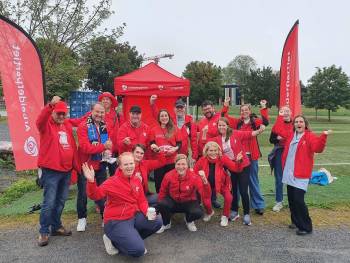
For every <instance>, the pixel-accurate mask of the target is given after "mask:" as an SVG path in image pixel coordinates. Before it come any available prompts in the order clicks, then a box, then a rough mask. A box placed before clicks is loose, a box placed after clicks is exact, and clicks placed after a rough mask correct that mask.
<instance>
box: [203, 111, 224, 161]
mask: <svg viewBox="0 0 350 263" xmlns="http://www.w3.org/2000/svg"><path fill="white" fill-rule="evenodd" d="M227 111H228V107H227V106H223V107H222V109H221V111H220V112H218V113H216V114H214V116H213V117H211V118H210V119H207V118H206V117H203V118H202V119H201V120H200V121H199V122H198V123H197V132H199V139H198V155H199V156H202V155H203V148H204V145H205V144H206V143H207V141H208V139H210V138H214V137H216V136H218V135H219V132H218V127H217V126H218V120H219V119H220V118H221V117H222V116H224V115H226V114H227ZM206 125H208V132H207V136H206V139H205V140H204V139H203V132H202V130H203V128H204V127H205V126H206Z"/></svg>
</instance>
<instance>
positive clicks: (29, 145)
mask: <svg viewBox="0 0 350 263" xmlns="http://www.w3.org/2000/svg"><path fill="white" fill-rule="evenodd" d="M23 148H24V151H25V153H26V154H28V155H30V156H33V157H35V156H38V152H39V151H38V144H37V142H36V140H35V138H34V137H32V136H29V137H28V138H27V140H26V141H25V142H24V147H23Z"/></svg>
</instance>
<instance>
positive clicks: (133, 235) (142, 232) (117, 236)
mask: <svg viewBox="0 0 350 263" xmlns="http://www.w3.org/2000/svg"><path fill="white" fill-rule="evenodd" d="M162 225H163V221H162V219H161V217H160V216H157V218H156V219H155V220H148V219H147V218H146V217H145V216H144V214H142V213H140V212H138V213H136V214H135V216H134V217H133V218H131V219H128V220H110V221H108V222H107V224H106V225H105V226H104V231H105V233H106V235H107V237H108V238H109V239H110V240H111V241H112V244H113V246H114V247H115V248H117V249H118V250H119V251H120V252H121V253H123V254H125V255H128V256H132V257H141V256H142V255H143V254H144V252H145V243H144V241H143V240H144V239H145V238H147V237H149V236H150V235H152V234H154V233H155V232H157V231H158V230H159V229H160V228H161V226H162Z"/></svg>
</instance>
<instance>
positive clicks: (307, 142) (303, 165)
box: [282, 130, 327, 179]
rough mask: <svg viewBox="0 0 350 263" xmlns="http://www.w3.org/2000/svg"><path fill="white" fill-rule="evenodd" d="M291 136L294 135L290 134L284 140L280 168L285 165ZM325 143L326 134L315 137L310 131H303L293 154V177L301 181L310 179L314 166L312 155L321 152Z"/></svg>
mask: <svg viewBox="0 0 350 263" xmlns="http://www.w3.org/2000/svg"><path fill="white" fill-rule="evenodd" d="M293 136H294V133H292V134H291V135H290V136H289V138H288V139H287V140H286V144H285V147H284V150H283V154H282V168H284V165H285V163H286V160H287V155H288V151H289V147H290V143H291V141H292V140H293ZM326 142H327V135H326V134H324V133H322V134H321V135H320V136H317V135H316V134H314V133H313V132H311V131H308V130H306V131H305V133H304V135H303V136H302V137H301V139H300V141H299V143H298V146H297V151H296V153H295V161H294V177H296V178H301V179H308V178H310V177H311V173H312V168H313V166H314V154H315V153H321V152H323V150H324V148H325V147H326Z"/></svg>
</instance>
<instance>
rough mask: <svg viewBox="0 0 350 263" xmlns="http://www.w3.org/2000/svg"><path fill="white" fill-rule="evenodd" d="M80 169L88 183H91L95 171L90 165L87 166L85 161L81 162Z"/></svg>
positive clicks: (93, 179)
mask: <svg viewBox="0 0 350 263" xmlns="http://www.w3.org/2000/svg"><path fill="white" fill-rule="evenodd" d="M82 169H83V174H84V176H85V178H86V180H88V182H90V183H93V182H94V181H95V171H94V169H93V168H92V166H90V167H89V166H88V164H87V163H83V165H82Z"/></svg>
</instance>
